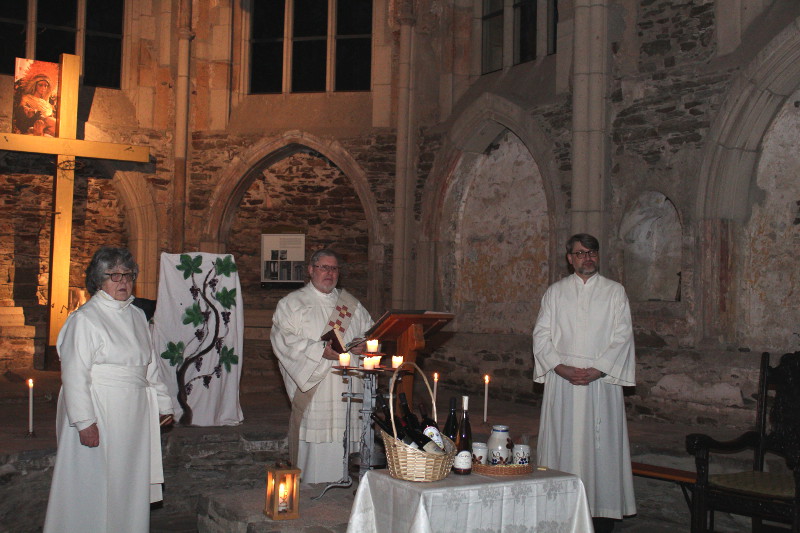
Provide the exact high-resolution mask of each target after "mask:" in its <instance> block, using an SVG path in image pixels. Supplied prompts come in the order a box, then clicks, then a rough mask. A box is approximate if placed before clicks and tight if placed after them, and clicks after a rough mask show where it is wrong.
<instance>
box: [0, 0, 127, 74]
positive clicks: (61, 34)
mask: <svg viewBox="0 0 800 533" xmlns="http://www.w3.org/2000/svg"><path fill="white" fill-rule="evenodd" d="M6 4H10V5H5V4H4V6H3V11H2V12H0V74H13V73H14V58H15V57H25V58H34V59H37V60H40V61H50V62H53V63H58V61H59V58H60V56H61V54H76V55H79V56H81V58H82V61H83V83H84V84H85V85H91V86H93V87H107V88H111V89H119V88H120V80H121V77H122V37H123V31H122V29H123V20H124V11H125V0H27V1H25V0H22V1H19V0H17V1H14V2H6ZM29 6H30V7H31V9H29ZM29 14H30V15H31V16H30V17H29V16H28V15H29Z"/></svg>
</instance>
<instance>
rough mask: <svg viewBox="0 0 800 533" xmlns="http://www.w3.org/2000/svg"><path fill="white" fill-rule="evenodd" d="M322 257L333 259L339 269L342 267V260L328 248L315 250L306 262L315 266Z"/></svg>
mask: <svg viewBox="0 0 800 533" xmlns="http://www.w3.org/2000/svg"><path fill="white" fill-rule="evenodd" d="M323 257H333V258H334V259H336V263H337V264H338V265H339V268H341V267H342V258H341V257H340V256H339V254H338V253H336V252H334V251H333V250H331V249H330V248H322V249H321V250H317V251H316V252H314V253H313V254H312V255H311V259H309V260H308V264H309V265H316V264H317V263H319V260H320V259H322V258H323Z"/></svg>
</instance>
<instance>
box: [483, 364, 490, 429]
mask: <svg viewBox="0 0 800 533" xmlns="http://www.w3.org/2000/svg"><path fill="white" fill-rule="evenodd" d="M483 383H484V388H483V421H484V422H486V412H487V411H488V410H489V374H486V375H485V376H483Z"/></svg>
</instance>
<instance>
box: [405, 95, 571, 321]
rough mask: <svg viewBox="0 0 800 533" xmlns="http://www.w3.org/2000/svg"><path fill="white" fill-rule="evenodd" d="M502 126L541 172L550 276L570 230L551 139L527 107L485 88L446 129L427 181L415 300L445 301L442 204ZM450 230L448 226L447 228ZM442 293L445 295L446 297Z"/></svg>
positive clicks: (431, 304)
mask: <svg viewBox="0 0 800 533" xmlns="http://www.w3.org/2000/svg"><path fill="white" fill-rule="evenodd" d="M504 131H508V132H510V133H511V134H512V135H513V136H514V137H516V138H517V139H519V142H520V143H521V145H522V146H524V147H525V149H526V150H527V152H528V153H529V154H530V157H531V161H532V164H534V165H535V166H536V168H537V171H538V173H539V174H540V176H541V182H542V188H543V194H544V198H545V203H546V205H547V209H546V211H547V214H546V216H547V220H548V226H549V227H548V235H549V236H550V239H549V242H548V243H547V244H546V246H547V255H548V258H549V259H548V264H547V265H546V267H547V270H548V276H549V280H548V281H552V280H553V277H554V275H553V270H554V269H553V268H552V267H553V266H554V265H555V264H556V257H560V254H559V253H558V250H559V249H560V244H559V243H560V242H561V241H562V240H563V237H565V235H566V232H567V231H568V225H569V221H568V220H567V218H566V217H565V215H564V209H563V207H560V206H564V205H566V203H565V199H564V197H563V193H562V192H561V181H562V180H561V176H560V172H559V170H558V168H557V165H556V162H555V160H554V158H553V152H552V141H551V140H550V139H549V138H548V136H547V135H546V134H545V133H544V131H542V130H541V129H540V128H539V127H538V126H537V124H536V121H535V120H531V117H530V116H529V115H528V113H527V111H526V110H525V108H523V107H522V106H520V105H519V104H517V103H515V102H512V101H510V100H508V99H506V98H504V97H502V96H499V95H496V94H493V93H485V94H483V95H482V96H481V97H480V98H478V99H477V100H476V101H475V102H473V103H472V105H470V106H469V107H468V108H466V109H465V110H464V111H463V112H462V113H461V114H460V115H459V116H458V118H457V119H456V120H455V122H454V123H453V127H452V128H451V130H450V131H449V132H448V134H447V137H446V139H445V142H444V143H443V147H442V150H441V151H440V153H439V155H438V156H437V159H436V162H435V164H434V166H433V169H432V171H431V177H430V178H429V179H428V182H427V183H426V185H425V192H424V194H423V205H422V219H421V232H420V237H419V241H418V243H417V276H416V283H417V286H416V292H415V305H416V306H418V307H421V308H423V307H424V308H429V307H430V308H432V307H441V306H442V305H445V304H447V302H445V301H443V297H444V295H442V294H441V289H440V287H437V286H436V280H439V281H440V282H441V280H443V279H445V278H447V276H449V274H448V273H447V272H446V271H443V269H442V268H441V267H440V266H438V265H437V257H440V256H442V255H445V254H447V253H451V252H452V250H450V245H448V244H447V243H445V242H442V240H441V237H440V235H441V234H442V233H443V232H446V231H448V230H447V229H446V228H445V226H446V225H447V224H448V222H447V221H446V220H445V204H446V202H447V199H448V197H450V196H451V195H454V194H456V195H461V194H462V193H463V191H461V190H460V189H461V187H463V186H464V184H463V183H460V180H459V177H460V176H461V173H462V172H463V171H464V169H466V168H468V167H470V166H471V165H472V164H474V162H475V161H476V160H477V159H478V158H480V157H482V156H483V154H484V152H486V151H487V149H489V147H490V146H492V145H493V143H495V141H496V140H497V139H498V137H499V136H500V135H502V134H503V132H504ZM450 230H452V228H450ZM445 299H446V297H445Z"/></svg>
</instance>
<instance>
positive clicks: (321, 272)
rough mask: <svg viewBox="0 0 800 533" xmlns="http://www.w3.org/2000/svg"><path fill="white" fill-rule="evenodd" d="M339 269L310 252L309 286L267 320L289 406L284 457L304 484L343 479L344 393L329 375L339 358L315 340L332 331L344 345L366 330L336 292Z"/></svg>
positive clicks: (327, 255) (360, 315)
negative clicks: (340, 337)
mask: <svg viewBox="0 0 800 533" xmlns="http://www.w3.org/2000/svg"><path fill="white" fill-rule="evenodd" d="M339 269H340V261H339V256H338V254H337V253H336V252H334V251H332V250H328V249H323V250H318V251H317V252H315V253H314V255H312V256H311V261H309V265H308V275H309V277H310V278H311V281H310V283H308V284H306V286H305V287H303V288H302V289H298V290H296V291H294V292H292V293H291V294H289V295H287V296H286V297H284V298H282V299H281V301H280V302H278V306H277V308H276V309H275V314H274V315H273V317H272V331H271V333H270V341H272V350H273V352H274V353H275V355H276V356H277V357H278V363H279V367H280V371H281V374H282V375H283V382H284V385H285V386H286V393H287V394H288V395H289V400H290V401H291V402H292V415H291V419H290V421H289V452H290V455H291V461H292V464H293V465H295V466H297V468H300V469H301V470H302V474H301V478H302V480H303V482H304V483H329V482H334V481H339V480H340V479H341V478H342V475H343V468H342V458H343V453H344V448H343V446H342V438H343V437H342V436H343V433H344V429H345V418H346V413H345V407H346V405H345V402H344V400H343V399H342V393H343V392H346V391H347V384H346V382H345V381H344V379H343V378H342V375H341V374H339V373H334V372H331V368H332V367H333V366H335V365H337V364H338V361H339V353H338V352H337V351H336V350H334V349H333V348H331V346H329V345H328V343H327V342H326V341H322V340H320V337H321V336H322V335H323V334H324V333H327V332H328V331H329V330H331V329H332V328H337V329H339V332H340V333H341V336H342V337H343V340H344V342H345V343H349V342H350V341H352V340H353V339H356V338H359V337H363V335H364V333H365V332H366V331H367V330H368V329H369V328H370V327H371V326H372V318H371V317H370V315H369V313H368V312H367V310H366V309H365V308H364V306H362V305H361V304H360V303H359V302H358V300H356V299H355V297H353V296H352V295H351V294H350V293H348V292H347V291H345V290H344V289H337V288H336V284H337V283H338V281H339ZM364 347H365V343H363V342H362V343H361V344H359V345H357V346H355V347H353V348H352V349H351V350H350V352H351V353H352V354H355V355H360V354H361V353H362V352H363V350H364ZM348 379H353V378H352V376H351V377H350V378H348ZM361 387H362V384H361V382H360V381H359V380H355V381H354V383H353V392H360V388H361ZM351 417H352V418H351V424H352V425H351V428H352V431H351V432H350V435H351V439H352V441H353V442H357V441H358V439H359V436H360V431H359V430H358V428H360V426H359V425H358V409H352V413H351Z"/></svg>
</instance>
